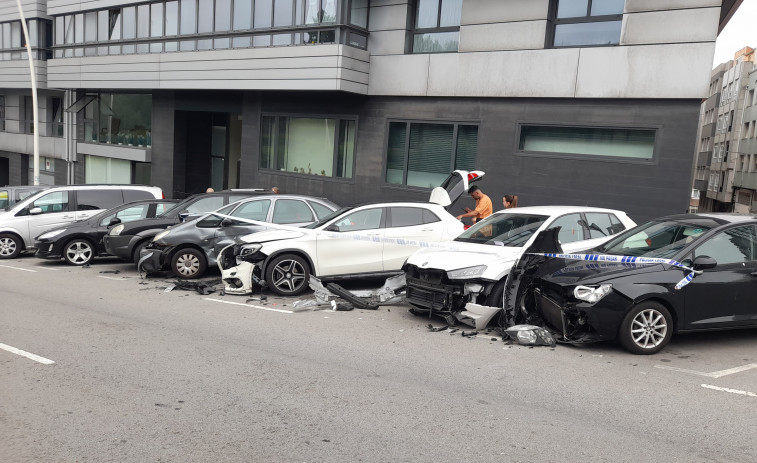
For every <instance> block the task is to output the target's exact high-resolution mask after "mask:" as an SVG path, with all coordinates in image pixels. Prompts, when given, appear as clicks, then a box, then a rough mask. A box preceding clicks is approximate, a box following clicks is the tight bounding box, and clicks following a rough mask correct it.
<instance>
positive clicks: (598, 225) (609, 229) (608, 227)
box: [586, 212, 626, 238]
mask: <svg viewBox="0 0 757 463" xmlns="http://www.w3.org/2000/svg"><path fill="white" fill-rule="evenodd" d="M586 227H587V228H588V229H589V234H590V236H591V238H604V237H606V236H612V235H614V234H616V233H620V232H622V231H623V230H625V228H626V227H624V226H623V224H622V223H621V222H620V220H618V218H617V217H615V214H609V213H597V212H587V213H586Z"/></svg>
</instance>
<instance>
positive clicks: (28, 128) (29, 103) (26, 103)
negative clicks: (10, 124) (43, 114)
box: [21, 96, 34, 134]
mask: <svg viewBox="0 0 757 463" xmlns="http://www.w3.org/2000/svg"><path fill="white" fill-rule="evenodd" d="M21 113H22V114H21V116H22V119H23V120H22V121H21V125H22V127H21V131H22V133H31V134H33V133H34V99H33V98H32V97H30V96H25V97H24V98H23V105H22V108H21Z"/></svg>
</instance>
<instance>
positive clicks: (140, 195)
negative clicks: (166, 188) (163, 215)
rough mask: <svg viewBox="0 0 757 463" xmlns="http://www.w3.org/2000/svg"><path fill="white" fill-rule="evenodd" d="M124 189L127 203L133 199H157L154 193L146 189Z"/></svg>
mask: <svg viewBox="0 0 757 463" xmlns="http://www.w3.org/2000/svg"><path fill="white" fill-rule="evenodd" d="M122 191H123V194H124V202H125V203H130V202H132V201H141V200H143V199H155V196H153V195H152V193H150V192H149V191H145V190H131V189H126V188H124V189H123V190H122Z"/></svg>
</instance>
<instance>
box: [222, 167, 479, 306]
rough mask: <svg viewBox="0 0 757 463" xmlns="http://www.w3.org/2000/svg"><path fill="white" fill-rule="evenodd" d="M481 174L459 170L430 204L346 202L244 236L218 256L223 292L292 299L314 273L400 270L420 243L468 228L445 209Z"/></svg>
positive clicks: (332, 275)
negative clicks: (258, 290) (294, 226)
mask: <svg viewBox="0 0 757 463" xmlns="http://www.w3.org/2000/svg"><path fill="white" fill-rule="evenodd" d="M483 176H484V173H483V172H480V171H473V172H467V171H461V170H456V171H454V172H453V173H452V174H450V176H449V177H447V179H446V180H445V181H444V182H443V183H442V185H441V186H439V187H436V188H434V189H433V190H432V191H431V198H430V199H429V202H428V203H419V202H397V203H379V204H367V205H362V206H352V207H346V208H343V209H340V210H338V211H336V212H334V213H333V214H331V215H329V216H327V217H325V218H324V219H322V220H321V221H319V222H317V223H315V224H313V225H310V226H308V227H305V228H303V229H301V230H291V229H283V228H282V229H279V230H272V231H265V232H260V233H253V234H251V235H247V236H244V237H242V239H241V242H240V243H238V244H234V245H231V246H228V247H226V248H224V249H223V250H222V251H221V252H220V254H219V256H218V266H219V268H220V269H221V278H222V279H223V281H224V287H225V289H224V290H225V292H226V293H229V294H249V293H250V292H251V291H252V288H253V286H254V285H255V284H257V285H260V286H265V287H268V288H269V289H270V290H271V291H273V292H274V293H276V294H278V295H282V296H293V295H298V294H301V293H303V292H304V291H305V290H306V289H307V288H308V278H309V277H310V275H315V276H317V277H318V278H320V279H322V280H340V279H349V278H365V277H377V276H389V275H396V274H398V273H401V271H402V270H401V269H402V265H403V264H404V262H405V260H407V258H408V256H409V255H410V254H412V253H413V252H415V251H416V250H417V249H419V248H420V247H421V246H427V245H429V243H439V242H443V241H450V240H452V239H453V238H454V237H456V236H458V235H459V234H460V233H462V231H463V224H462V222H460V221H459V220H457V219H456V218H455V217H454V216H452V215H451V214H450V213H449V212H447V209H446V208H448V207H449V206H451V205H452V204H453V203H454V202H455V201H456V200H457V199H458V198H459V197H460V196H462V195H463V193H465V192H467V191H468V186H469V184H470V183H472V182H475V181H478V180H479V179H481V178H482V177H483Z"/></svg>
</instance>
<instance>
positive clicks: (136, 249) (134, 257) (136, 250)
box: [132, 241, 147, 264]
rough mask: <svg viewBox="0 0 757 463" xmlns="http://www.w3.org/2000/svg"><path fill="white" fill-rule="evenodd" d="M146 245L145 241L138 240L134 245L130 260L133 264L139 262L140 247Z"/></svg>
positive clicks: (142, 247)
mask: <svg viewBox="0 0 757 463" xmlns="http://www.w3.org/2000/svg"><path fill="white" fill-rule="evenodd" d="M146 245H147V241H140V242H139V243H137V245H136V246H134V252H133V253H132V260H133V261H134V263H135V264H138V263H139V255H140V254H141V253H142V249H144V248H145V246H146Z"/></svg>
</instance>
